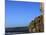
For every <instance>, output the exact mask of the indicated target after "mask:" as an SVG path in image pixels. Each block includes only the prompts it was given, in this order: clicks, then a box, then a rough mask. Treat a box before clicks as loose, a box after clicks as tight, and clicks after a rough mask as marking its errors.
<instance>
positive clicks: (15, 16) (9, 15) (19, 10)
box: [5, 1, 40, 27]
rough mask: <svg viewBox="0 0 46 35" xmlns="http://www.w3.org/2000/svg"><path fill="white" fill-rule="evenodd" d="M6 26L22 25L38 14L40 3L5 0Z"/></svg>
mask: <svg viewBox="0 0 46 35" xmlns="http://www.w3.org/2000/svg"><path fill="white" fill-rule="evenodd" d="M5 5H6V6H5V11H6V13H5V16H6V27H24V26H28V25H29V24H30V22H31V21H32V20H33V19H34V18H35V17H37V16H39V15H40V3H38V2H22V1H6V2H5Z"/></svg>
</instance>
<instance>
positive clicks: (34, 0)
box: [10, 0, 40, 2]
mask: <svg viewBox="0 0 46 35" xmlns="http://www.w3.org/2000/svg"><path fill="white" fill-rule="evenodd" d="M10 1H26V2H40V0H10Z"/></svg>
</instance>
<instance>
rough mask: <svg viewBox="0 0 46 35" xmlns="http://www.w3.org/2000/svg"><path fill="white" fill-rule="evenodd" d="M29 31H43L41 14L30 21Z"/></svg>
mask: <svg viewBox="0 0 46 35" xmlns="http://www.w3.org/2000/svg"><path fill="white" fill-rule="evenodd" d="M29 32H44V23H43V15H40V16H38V17H36V18H35V19H34V20H33V21H32V22H31V23H30V25H29Z"/></svg>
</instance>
